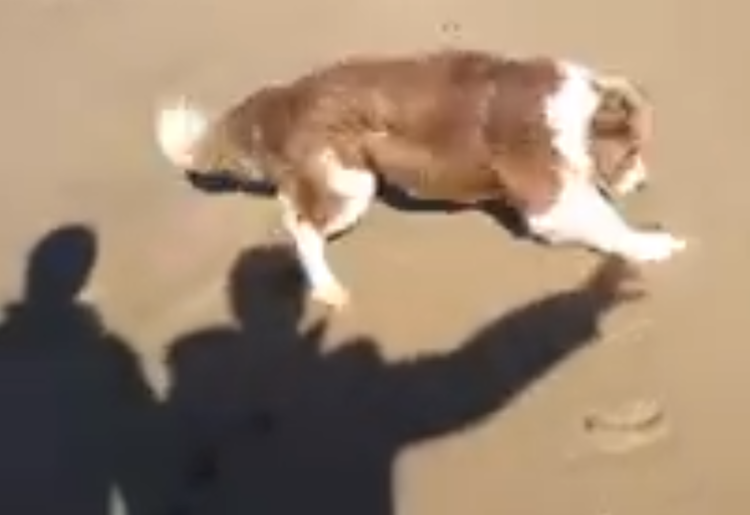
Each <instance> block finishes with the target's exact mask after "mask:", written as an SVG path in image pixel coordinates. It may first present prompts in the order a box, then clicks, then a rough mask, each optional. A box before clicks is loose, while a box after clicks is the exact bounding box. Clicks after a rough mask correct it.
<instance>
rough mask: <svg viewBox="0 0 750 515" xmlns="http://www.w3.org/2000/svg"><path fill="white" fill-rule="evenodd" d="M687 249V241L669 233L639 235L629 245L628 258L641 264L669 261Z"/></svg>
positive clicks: (644, 233)
mask: <svg viewBox="0 0 750 515" xmlns="http://www.w3.org/2000/svg"><path fill="white" fill-rule="evenodd" d="M686 248H687V241H686V240H684V239H682V238H678V237H676V236H674V235H672V234H670V233H668V232H664V231H651V232H642V233H638V234H637V235H636V236H635V237H634V238H633V239H632V241H631V244H630V245H628V248H627V250H626V257H627V258H629V259H630V260H632V261H636V262H639V263H658V262H662V261H667V260H668V259H670V258H672V257H673V256H674V255H675V254H678V253H680V252H682V251H683V250H685V249H686Z"/></svg>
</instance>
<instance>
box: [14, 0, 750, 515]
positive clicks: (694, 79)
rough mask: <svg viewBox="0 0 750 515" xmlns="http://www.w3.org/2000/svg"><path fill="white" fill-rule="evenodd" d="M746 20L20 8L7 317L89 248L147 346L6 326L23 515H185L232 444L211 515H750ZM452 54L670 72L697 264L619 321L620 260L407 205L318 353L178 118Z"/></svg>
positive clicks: (707, 15)
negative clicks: (174, 159)
mask: <svg viewBox="0 0 750 515" xmlns="http://www.w3.org/2000/svg"><path fill="white" fill-rule="evenodd" d="M743 5H744V4H743V2H741V1H740V0H713V1H709V0H688V1H685V2H676V1H670V0H655V1H646V0H634V1H631V2H628V3H627V4H623V3H621V2H611V1H604V2H595V1H593V0H571V1H568V2H557V1H553V0H540V1H537V2H526V1H522V0H498V1H496V2H490V1H488V0H464V1H461V2H459V1H458V0H398V1H397V0H382V1H380V2H373V1H367V2H365V1H360V0H350V1H343V0H317V1H316V2H312V1H309V2H303V1H297V2H293V1H292V0H276V1H273V2H260V1H256V2H240V1H226V2H209V1H208V0H179V1H178V0H150V1H146V0H130V1H125V0H107V1H99V2H95V1H93V0H27V1H25V2H21V1H20V0H17V1H10V0H8V1H5V2H2V3H0V63H2V71H3V85H2V88H1V89H0V113H2V117H0V130H1V131H2V132H1V134H2V140H3V145H2V151H1V152H0V170H1V171H2V174H3V175H2V176H3V177H4V181H3V186H2V188H0V205H1V206H2V214H3V216H2V222H1V223H0V248H2V252H3V255H2V257H3V260H2V266H0V295H2V298H3V299H4V300H6V301H11V300H18V299H20V298H22V297H23V291H24V281H25V279H24V277H25V274H26V272H25V270H26V268H27V265H28V254H29V252H30V251H31V250H32V249H33V248H34V247H35V245H37V244H38V243H39V242H40V241H42V240H43V239H44V238H45V237H48V236H49V235H50V234H51V233H52V231H55V230H56V229H58V228H60V227H62V226H66V225H68V224H79V223H80V224H86V225H88V226H89V227H90V228H91V231H92V234H93V235H94V236H93V237H94V238H95V243H96V249H97V253H96V256H94V257H95V261H96V262H95V268H94V270H93V273H92V274H93V275H92V277H91V280H90V282H89V283H88V286H87V289H86V291H85V294H84V295H85V297H86V298H87V299H89V300H90V301H91V303H92V304H94V305H95V306H96V308H97V309H99V310H100V312H101V316H102V318H103V320H104V323H105V324H106V325H107V327H108V328H109V329H110V330H111V331H112V332H113V333H116V334H118V335H119V340H122V341H119V340H118V341H113V340H111V339H109V340H108V339H105V338H102V337H101V336H100V335H99V336H97V335H96V334H94V335H92V334H91V331H90V330H89V329H87V328H88V327H89V325H87V323H85V322H82V321H81V320H80V316H78V315H76V314H75V310H74V309H72V308H68V309H64V308H40V309H30V310H28V313H30V314H27V315H25V317H26V318H24V315H13V316H10V315H8V316H6V317H5V320H6V322H5V325H4V326H3V327H2V328H0V340H2V342H0V410H2V411H0V413H2V420H3V422H2V423H0V513H2V514H3V515H5V514H7V515H15V514H17V515H27V514H28V515H37V514H40V515H41V514H48V513H49V514H52V513H62V512H64V511H66V510H67V511H70V512H71V513H77V514H80V515H89V514H90V515H99V514H103V513H106V510H107V506H108V503H107V501H106V499H107V496H108V494H109V492H110V491H111V489H112V485H114V484H117V485H119V488H120V489H121V490H122V492H123V494H122V495H123V497H125V499H126V503H128V504H129V505H130V506H131V513H134V514H136V513H141V512H143V513H160V512H158V511H156V508H155V506H158V503H160V502H162V499H161V497H160V495H161V494H160V493H157V492H162V493H163V491H162V490H161V487H157V486H158V485H163V484H164V483H163V482H164V481H166V480H167V479H165V478H168V477H169V473H167V472H165V471H170V470H171V471H175V470H188V465H181V464H180V463H181V462H179V461H178V459H177V457H178V456H180V455H181V454H180V453H179V451H178V450H176V449H178V447H179V448H180V449H181V448H182V447H180V446H175V445H171V444H174V443H183V442H188V443H190V445H187V446H186V447H187V448H190V449H193V447H194V445H193V444H194V443H195V442H202V443H203V444H204V446H203V447H201V449H202V450H203V454H202V456H203V457H204V458H206V459H204V460H203V461H201V462H200V463H198V464H197V465H195V464H191V465H190V466H189V467H190V468H189V470H190V471H193V472H194V473H192V472H191V473H192V475H193V476H199V477H198V478H197V479H195V478H192V479H194V481H193V482H192V483H191V484H190V486H189V489H190V490H191V491H192V495H191V500H190V502H191V503H192V504H193V505H194V508H195V509H196V510H200V509H203V511H200V513H206V514H211V515H219V514H223V513H243V514H251V513H257V514H261V513H262V514H264V515H292V514H295V515H296V514H298V513H300V514H302V513H304V514H306V515H354V514H357V515H392V514H393V515H395V514H401V515H469V514H471V515H498V514H513V515H708V514H710V515H746V514H747V513H750V489H748V487H750V445H747V441H746V439H747V435H748V434H750V402H748V401H747V398H748V395H750V394H748V381H747V380H746V378H747V377H749V376H748V374H747V367H748V363H749V362H750V346H748V343H749V341H748V340H746V339H745V338H746V337H747V336H746V333H747V330H748V329H747V327H748V324H749V323H750V320H749V319H748V315H747V309H748V308H747V306H748V300H750V274H747V273H745V272H742V270H743V269H742V268H741V267H742V266H744V265H745V264H746V263H747V260H748V257H750V237H747V236H746V234H745V228H744V222H743V220H744V217H745V216H746V215H747V214H748V213H750V206H748V205H746V200H747V187H748V185H747V181H746V179H742V176H743V174H744V173H745V172H744V168H745V166H746V164H745V161H744V152H745V151H746V149H747V144H748V141H747V127H746V123H745V122H746V120H747V119H748V115H750V104H749V103H748V101H747V95H746V93H747V91H750V69H748V68H747V67H746V66H743V64H742V63H743V62H746V56H744V54H743V48H744V43H743V42H747V37H748V34H747V30H746V28H745V25H746V23H745V20H746V19H747V7H748V6H743ZM743 31H744V32H745V33H744V34H743V33H742V32H743ZM733 41H734V43H732V42H733ZM449 44H450V45H463V46H473V47H482V48H490V49H499V50H503V51H509V52H514V53H534V52H545V53H555V54H559V55H565V56H570V57H573V58H575V59H579V60H582V61H584V62H587V63H589V64H591V65H594V66H598V67H602V68H605V69H610V70H612V71H618V72H623V73H626V74H628V75H631V76H634V77H637V78H639V79H640V80H641V81H642V82H643V83H644V84H645V85H647V87H648V88H649V90H650V91H651V94H652V96H653V98H654V99H655V102H656V105H657V120H658V132H657V144H656V145H655V147H654V149H653V152H652V155H651V162H652V167H653V170H654V172H653V173H654V176H655V181H654V184H653V188H651V190H649V191H648V192H647V193H645V194H644V195H642V196H640V197H638V198H633V199H632V200H631V201H629V202H628V204H627V206H626V208H625V209H626V211H627V212H628V216H630V217H631V218H632V219H633V220H644V221H648V220H658V221H661V222H662V223H664V224H665V225H667V226H669V227H671V228H672V229H673V230H674V231H675V232H679V233H682V234H684V235H686V236H687V237H688V238H689V239H690V241H691V243H690V245H691V247H690V250H689V252H688V253H686V254H685V255H683V256H681V257H680V258H679V259H677V260H675V261H674V262H672V263H669V264H667V265H662V266H656V267H649V269H648V270H647V272H646V277H645V282H646V288H647V289H648V291H649V293H650V294H649V296H648V297H647V298H645V299H642V300H641V301H639V302H636V303H631V304H628V305H624V306H618V307H616V308H614V309H612V310H611V311H610V312H607V313H602V312H600V311H603V309H602V308H601V307H597V305H596V303H593V304H592V303H591V302H589V301H590V300H591V299H588V298H587V297H586V292H583V293H582V292H581V291H579V290H576V288H577V287H578V285H580V284H581V283H582V281H584V280H585V278H586V276H587V274H589V273H590V272H591V271H592V270H593V269H594V267H595V265H596V264H597V261H596V259H595V258H594V257H593V256H591V255H589V254H587V253H585V252H582V251H575V250H565V251H556V252H550V251H549V250H547V249H544V248H540V247H535V246H533V245H531V244H526V243H521V242H519V241H516V240H513V239H512V238H511V237H510V236H509V235H508V234H507V233H506V232H504V231H503V230H502V229H500V228H499V227H497V226H495V225H494V224H492V223H491V222H490V221H489V220H487V219H486V218H485V217H483V216H481V215H479V214H472V213H465V214H460V215H448V214H441V213H408V214H406V213H402V212H398V211H396V210H393V209H391V208H388V207H385V206H378V207H376V208H375V209H374V210H373V212H372V213H371V215H370V217H369V218H368V219H367V222H366V223H365V224H364V225H362V226H361V228H360V229H359V230H358V231H356V232H355V233H353V234H351V235H350V236H348V237H347V238H346V239H342V240H341V241H339V242H338V243H336V245H335V246H334V247H332V250H331V256H332V259H333V261H334V263H335V266H336V268H337V270H338V271H339V272H340V274H341V276H342V278H344V280H345V281H346V282H347V284H349V285H350V286H351V289H352V292H353V295H354V299H355V304H354V306H353V309H352V310H351V311H350V312H348V313H346V314H345V315H342V316H341V317H339V318H338V319H337V320H335V321H334V322H332V326H331V327H330V328H329V330H328V331H327V332H326V334H325V335H323V336H320V337H318V336H317V335H316V334H312V333H310V331H308V333H307V334H300V331H302V330H297V329H296V327H297V325H298V322H299V319H300V318H303V319H304V320H303V322H302V325H305V324H307V323H311V322H310V321H311V320H313V321H314V319H315V317H316V316H317V314H316V313H314V312H313V313H308V314H305V315H303V314H301V313H300V311H301V310H302V308H301V307H300V306H298V305H297V303H296V302H295V301H294V300H293V296H294V291H293V284H292V283H291V282H288V281H287V279H288V278H289V276H288V274H287V273H286V271H285V270H286V269H285V267H284V265H283V263H281V264H280V263H279V261H280V258H279V257H278V256H270V257H271V259H268V257H269V256H267V255H263V254H262V253H261V255H260V256H259V255H258V253H257V252H256V253H252V252H251V253H250V254H247V253H245V254H243V255H244V258H243V259H242V260H241V261H240V262H239V265H237V258H238V256H240V255H241V254H242V253H243V252H244V251H246V250H247V249H248V248H250V247H252V246H253V245H257V244H259V243H261V242H262V241H264V240H265V239H266V238H267V236H268V234H269V232H270V231H271V230H272V228H273V227H274V226H275V223H276V215H277V211H276V207H275V205H274V204H273V203H272V202H270V201H268V200H263V199H248V198H242V197H238V196H222V197H220V198H219V197H210V196H206V195H202V194H200V193H198V192H196V191H195V190H193V189H191V188H189V187H188V186H187V185H186V184H185V183H184V182H183V181H181V180H180V178H179V177H178V176H176V175H175V174H174V173H173V172H174V171H173V170H172V169H171V168H170V167H169V166H168V165H167V164H166V163H165V162H164V161H163V160H162V159H161V158H160V156H159V155H158V153H157V150H156V148H155V146H154V142H153V139H152V134H151V123H152V120H151V117H152V112H153V109H154V106H155V105H156V104H157V103H158V102H159V100H160V99H162V98H165V97H168V96H170V95H172V94H175V93H187V94H189V95H192V96H193V97H194V98H195V99H196V100H198V101H200V102H202V103H203V104H205V105H206V106H209V107H211V108H214V109H221V108H222V107H224V106H226V105H228V104H229V103H230V102H232V101H234V100H235V99H237V98H239V97H241V96H242V95H243V94H245V93H246V92H247V91H249V90H250V89H252V88H253V87H255V86H257V85H260V84H261V83H263V82H265V81H272V80H279V79H284V78H288V77H291V76H294V75H295V74H297V73H300V72H302V71H304V70H306V69H307V68H308V67H310V66H312V65H315V64H318V63H321V62H324V61H326V60H328V59H332V58H335V57H339V56H342V55H345V54H350V53H355V52H359V51H367V52H385V51H402V50H413V49H429V48H436V47H438V46H441V45H449ZM747 216H750V215H747ZM58 236H59V235H58ZM62 239H63V240H64V239H65V236H63V237H62ZM84 239H85V238H84ZM58 243H60V242H59V241H58ZM79 243H80V242H79ZM90 243H91V241H88V244H90ZM86 244H87V242H86V241H84V242H83V247H86ZM63 246H64V245H63ZM79 247H80V245H79ZM79 247H75V245H73V249H74V252H75V249H76V248H78V251H79V252H80V250H81V249H80V248H79ZM84 250H85V248H84ZM89 250H90V249H89ZM89 257H91V256H89ZM55 259H57V258H55ZM59 259H65V258H63V257H61V258H59ZM70 259H73V260H75V259H76V258H75V256H74V257H73V258H70ZM258 261H264V263H261V264H260V265H259V264H258ZM268 261H271V263H270V264H269V263H268ZM237 266H239V268H240V272H239V274H235V276H232V275H231V272H230V271H231V270H232V268H233V267H234V268H235V269H236V268H237ZM737 267H740V268H737ZM259 268H260V269H262V270H263V271H264V272H263V273H261V272H258V269H259ZM237 276H239V279H238V278H237ZM285 277H286V278H287V279H284V278H285ZM274 281H276V282H274ZM279 281H281V283H283V284H284V285H286V286H284V287H283V288H281V287H280V284H281V283H279ZM26 289H28V288H26ZM42 289H44V287H42ZM232 289H234V290H235V291H236V292H237V291H238V292H240V294H239V295H237V296H235V301H234V307H233V301H232V300H231V296H228V295H227V292H228V290H232ZM43 295H44V293H43V294H42V296H43ZM290 299H291V300H290ZM35 302H36V301H33V300H32V301H29V303H27V304H31V305H33V304H34V303H35ZM76 316H78V319H76ZM237 317H239V318H240V319H241V321H237V320H236V318H237ZM19 320H20V321H19ZM42 326H43V327H42ZM313 332H314V331H313ZM129 351H133V352H132V353H131V352H129ZM133 356H137V357H138V358H139V360H138V361H137V363H136V362H134V361H133V359H132V358H133ZM136 364H137V365H139V366H137V367H136V366H135V365H136ZM167 364H169V366H167ZM144 384H148V385H150V388H151V389H152V390H153V391H154V393H149V391H148V390H146V389H145V387H144ZM169 385H171V387H170V388H167V386H169ZM743 397H744V398H745V399H746V400H743ZM165 399H166V400H165ZM743 435H744V436H743ZM196 445H197V444H196ZM115 463H119V464H123V463H124V465H122V466H117V467H116V466H115V465H114V464H115ZM201 506H202V508H201ZM61 509H62V511H60V510H61Z"/></svg>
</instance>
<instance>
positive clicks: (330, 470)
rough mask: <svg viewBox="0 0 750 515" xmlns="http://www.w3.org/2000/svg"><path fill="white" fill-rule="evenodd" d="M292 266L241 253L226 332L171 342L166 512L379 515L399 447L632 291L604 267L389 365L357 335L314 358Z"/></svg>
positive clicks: (490, 408)
mask: <svg viewBox="0 0 750 515" xmlns="http://www.w3.org/2000/svg"><path fill="white" fill-rule="evenodd" d="M291 270H295V268H294V258H293V257H292V256H291V255H289V254H286V253H285V252H284V251H282V250H279V249H273V248H261V249H254V250H250V251H249V252H247V253H245V254H244V255H243V256H242V258H241V259H240V260H239V262H238V263H237V266H236V267H235V269H234V271H233V273H232V275H231V279H230V290H231V292H230V296H231V300H232V306H233V308H234V314H235V315H236V317H237V320H238V325H237V326H236V327H231V326H227V327H214V328H207V329H205V330H201V331H197V332H195V333H193V334H190V335H187V336H184V337H181V338H179V339H178V340H177V341H176V342H175V343H174V345H173V346H172V348H171V349H172V350H171V353H170V367H171V370H172V374H173V381H174V383H173V388H172V391H171V394H170V396H169V400H168V406H169V410H170V411H171V414H172V417H173V420H174V422H175V427H176V428H178V430H179V432H180V434H181V437H182V438H181V441H182V444H183V446H184V447H183V450H184V454H183V462H182V470H183V472H184V476H183V480H184V482H183V494H184V495H183V496H182V497H181V504H180V506H179V509H177V510H176V511H175V512H174V513H180V514H181V515H186V514H190V515H197V514H201V515H203V514H206V515H208V514H210V515H234V514H238V515H239V514H248V513H272V514H274V515H302V514H305V515H307V514H326V515H351V514H355V513H356V514H357V515H391V514H393V513H394V499H393V495H394V485H393V481H394V478H393V473H392V468H393V465H394V461H395V459H396V458H397V456H398V454H399V453H400V452H401V451H402V450H404V449H405V448H406V447H407V446H408V445H409V444H412V443H415V442H419V441H423V440H425V439H428V438H431V437H438V436H441V435H447V434H449V433H451V432H454V431H458V430H461V429H464V428H467V427H469V426H471V425H473V424H477V423H479V422H481V421H482V420H483V419H484V418H485V417H487V416H489V415H491V414H493V413H495V412H496V411H497V410H499V409H500V408H502V407H503V406H504V405H506V404H508V403H509V402H511V401H512V400H513V398H514V397H515V396H516V395H518V394H519V393H521V392H522V391H523V390H524V388H526V387H527V386H529V385H530V384H531V383H532V382H533V381H535V380H537V379H539V378H540V377H541V376H542V375H543V374H544V373H545V372H547V371H548V370H549V369H550V368H552V367H553V366H554V365H555V364H557V363H559V362H560V361H561V360H563V359H564V358H566V357H568V356H569V355H570V354H571V353H573V352H575V351H576V350H577V349H580V348H581V347H583V346H584V345H586V344H587V343H590V342H592V341H594V340H595V339H596V337H597V334H598V327H599V322H600V319H601V317H602V316H603V315H604V314H606V313H607V312H608V311H609V310H610V309H612V308H613V307H615V306H616V305H618V304H619V303H621V302H623V301H627V300H632V299H634V298H637V297H638V296H639V293H638V292H637V291H635V290H632V289H628V288H626V287H625V285H626V283H627V281H628V280H629V279H630V278H631V277H630V273H629V272H628V269H627V268H626V267H625V265H624V264H623V263H620V262H617V261H607V262H605V263H604V264H602V265H601V267H599V268H598V269H597V270H596V271H595V273H594V274H592V276H591V277H589V278H588V280H587V281H586V282H585V283H584V284H582V285H579V286H578V287H576V288H574V289H570V290H568V291H563V292H560V293H557V294H554V295H550V296H548V297H546V298H543V299H540V300H538V301H535V302H532V303H529V304H527V305H525V306H522V307H520V308H517V309H515V310H513V311H511V312H509V313H506V314H505V315H503V316H501V317H500V318H498V319H497V320H495V321H494V322H492V323H490V324H488V325H487V326H485V327H483V328H481V329H480V330H478V331H477V332H475V333H474V334H473V335H471V336H470V337H468V338H467V339H466V340H465V341H464V342H461V343H460V345H457V346H456V349H455V350H454V351H452V352H449V353H446V354H435V355H426V356H422V357H419V358H415V359H411V360H407V361H402V362H396V363H389V362H387V361H385V360H384V358H383V357H382V356H381V355H380V354H379V352H378V345H377V342H375V341H373V340H371V339H369V338H367V337H361V338H356V339H353V340H351V341H347V342H344V343H342V344H341V345H337V346H336V350H330V351H325V350H324V349H323V345H322V343H321V342H322V340H323V338H324V336H325V332H326V331H325V324H324V323H319V324H317V325H313V326H312V328H309V329H303V328H301V327H299V326H300V319H301V316H302V313H303V304H304V302H303V298H304V288H303V287H302V285H301V283H299V282H298V281H299V274H298V273H297V272H295V273H294V274H292V273H288V274H287V272H289V271H291ZM293 276H295V277H296V278H297V279H295V280H292V279H291V278H292V277H293ZM281 278H285V279H284V280H286V279H289V281H287V282H285V283H283V287H282V283H281Z"/></svg>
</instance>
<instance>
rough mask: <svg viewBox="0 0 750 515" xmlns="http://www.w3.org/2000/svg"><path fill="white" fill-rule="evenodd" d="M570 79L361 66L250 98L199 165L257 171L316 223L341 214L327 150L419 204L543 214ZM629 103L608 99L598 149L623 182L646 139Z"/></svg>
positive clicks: (466, 59)
mask: <svg viewBox="0 0 750 515" xmlns="http://www.w3.org/2000/svg"><path fill="white" fill-rule="evenodd" d="M560 80H561V77H560V75H559V71H558V68H557V67H556V66H555V62H554V61H553V60H551V59H548V58H538V59H531V60H524V61H519V60H511V59H506V58H502V57H497V56H494V55H491V54H488V53H484V52H472V51H444V52H438V53H434V54H429V55H426V56H421V57H419V58H401V59H398V58H391V59H366V58H357V59H352V60H349V61H345V62H342V63H339V64H336V65H333V66H328V67H325V68H323V69H320V70H317V71H315V72H313V73H311V74H308V75H306V76H303V77H302V78H300V79H298V80H296V81H294V82H291V83H289V84H286V85H279V86H272V87H266V88H264V89H261V90H259V91H258V92H256V93H255V94H253V95H251V96H250V97H249V98H248V99H247V100H245V101H244V102H242V103H241V104H239V105H238V106H236V107H235V108H233V109H232V110H230V111H229V112H228V113H227V114H226V115H225V116H223V117H222V118H220V120H219V123H217V124H215V127H214V128H213V130H212V134H211V137H209V138H207V139H206V140H205V141H204V142H203V146H202V148H203V150H202V153H201V154H200V155H199V157H198V159H197V163H196V168H197V169H200V170H201V171H206V172H208V171H211V170H216V169H221V170H231V171H234V172H235V173H239V174H242V173H250V171H249V169H248V166H246V165H247V163H252V166H250V168H252V169H253V170H252V172H253V173H254V172H255V171H256V169H260V170H262V171H263V173H265V174H268V176H270V179H271V180H272V181H273V182H274V183H275V184H276V185H278V186H279V187H280V189H282V190H283V191H285V192H286V193H287V194H288V195H289V196H290V197H291V198H292V199H293V201H294V203H295V204H296V205H297V206H298V208H299V209H300V212H301V215H303V216H307V217H309V218H312V219H315V220H316V221H317V223H318V224H322V223H325V220H326V219H327V218H328V217H329V216H330V212H329V211H330V210H332V209H335V207H334V206H333V205H330V204H331V202H332V199H330V198H329V197H330V195H329V192H328V191H327V189H326V186H325V180H324V179H323V178H322V177H321V174H322V172H321V171H320V170H318V169H317V167H318V164H317V161H316V159H317V157H318V156H319V155H320V153H321V152H322V151H323V150H324V149H331V150H333V151H334V153H335V154H336V155H337V156H338V158H339V160H340V161H341V162H342V164H343V165H344V166H347V167H352V168H357V169H367V170H371V171H373V172H374V173H376V174H378V175H379V176H380V177H381V178H383V179H384V180H385V181H386V182H389V183H391V184H393V185H394V186H397V187H399V188H402V189H404V190H406V191H408V192H409V193H411V194H413V195H415V196H417V197H422V198H436V199H442V200H452V201H458V202H468V203H471V202H475V201H479V200H486V199H502V200H503V201H504V202H506V203H508V204H509V205H511V206H512V207H515V208H518V209H521V210H524V211H537V210H541V209H544V208H545V207H547V206H548V205H549V204H550V202H551V201H552V200H553V198H554V196H555V194H556V192H557V187H558V182H559V174H558V173H557V168H558V165H559V156H557V155H556V153H555V150H554V148H553V146H552V144H551V134H550V129H549V127H548V126H547V125H546V123H545V120H544V112H543V100H544V98H545V97H546V96H548V95H549V94H551V93H553V92H554V91H555V89H556V88H557V86H558V85H559V82H560ZM631 97H632V95H627V94H623V93H622V89H611V90H609V91H607V92H606V93H605V94H603V98H604V99H605V101H604V102H602V104H601V108H600V112H599V113H598V114H597V116H596V118H595V120H594V132H593V134H595V135H598V136H600V139H599V140H597V141H592V149H593V154H594V156H595V158H596V161H597V165H599V166H600V167H601V173H602V175H605V174H606V173H607V171H608V170H611V171H613V173H612V176H613V177H615V174H614V171H615V170H617V168H618V167H621V165H622V164H623V161H622V160H623V159H627V158H628V157H630V156H632V150H634V149H640V146H641V143H642V140H643V138H642V136H643V135H644V134H645V133H644V131H643V130H642V128H641V125H642V123H641V120H640V118H639V116H640V113H641V111H640V110H639V109H636V108H637V107H639V106H638V105H637V104H635V103H634V101H633V99H632V98H631Z"/></svg>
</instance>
